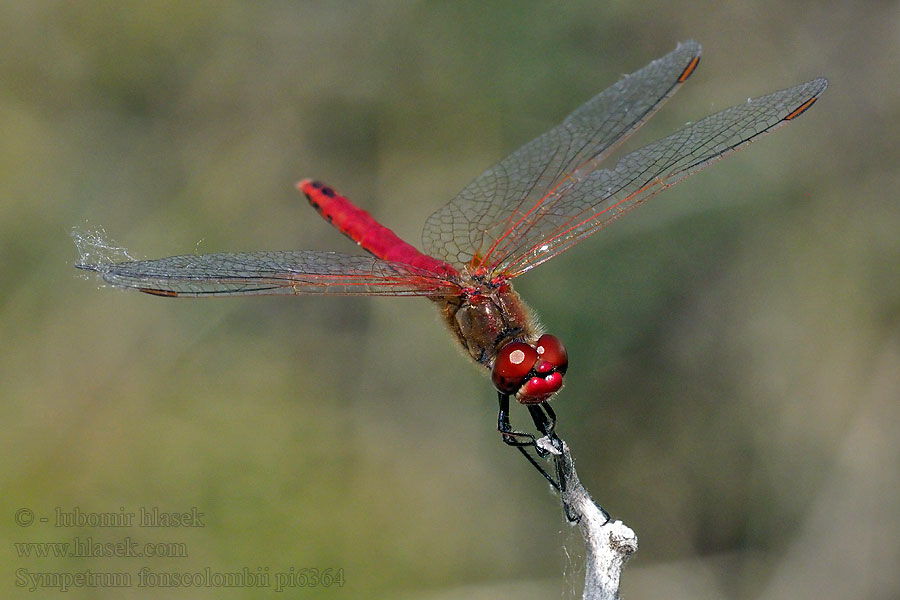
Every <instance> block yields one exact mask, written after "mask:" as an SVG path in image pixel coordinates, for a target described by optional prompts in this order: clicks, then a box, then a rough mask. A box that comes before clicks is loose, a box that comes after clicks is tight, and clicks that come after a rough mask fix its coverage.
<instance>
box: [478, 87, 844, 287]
mask: <svg viewBox="0 0 900 600" xmlns="http://www.w3.org/2000/svg"><path fill="white" fill-rule="evenodd" d="M827 85H828V81H827V80H825V79H822V78H820V79H815V80H813V81H809V82H807V83H803V84H800V85H798V86H795V87H792V88H789V89H786V90H781V91H778V92H775V93H773V94H769V95H767V96H761V97H759V98H755V99H752V100H748V101H747V102H745V103H743V104H739V105H737V106H733V107H731V108H728V109H725V110H723V111H721V112H718V113H716V114H713V115H710V116H708V117H706V118H705V119H702V120H700V121H697V122H696V123H693V124H691V125H688V126H687V127H685V128H684V129H681V130H680V131H678V132H676V133H674V134H672V135H670V136H669V137H667V138H664V139H662V140H659V141H657V142H654V143H652V144H649V145H647V146H645V147H643V148H641V149H639V150H636V151H634V152H632V153H630V154H628V155H626V156H624V157H623V158H622V159H621V160H620V161H619V162H618V164H617V165H616V167H615V168H614V169H611V170H610V169H595V170H587V169H585V170H582V171H580V172H578V173H576V176H575V177H574V179H575V181H574V183H573V184H572V185H571V186H569V187H567V188H565V189H562V190H560V191H558V192H556V193H553V194H551V195H549V196H548V197H547V198H546V199H544V201H543V202H542V203H541V205H540V207H539V208H538V209H537V210H535V211H532V212H531V213H530V214H528V215H526V216H525V217H524V218H522V219H521V220H520V221H519V222H517V223H516V224H515V227H514V228H513V229H512V230H511V231H510V232H509V233H508V234H507V235H506V237H505V238H504V239H503V240H501V241H500V243H499V244H497V247H496V251H495V252H494V254H493V257H492V258H493V259H494V260H492V261H491V264H490V265H489V266H490V267H491V269H492V270H493V271H494V272H502V273H504V274H505V275H506V276H507V277H515V276H516V275H521V274H522V273H524V272H525V271H527V270H528V269H531V268H533V267H535V266H537V265H539V264H541V263H542V262H544V261H546V260H548V259H550V258H552V257H554V256H556V255H558V254H560V253H561V252H563V251H565V250H567V249H568V248H570V247H571V246H572V245H574V244H576V243H578V242H579V241H581V240H582V239H584V238H585V237H587V236H589V235H591V234H593V233H595V232H596V231H597V230H598V229H600V228H601V227H603V226H604V225H606V224H607V223H609V222H610V221H612V220H613V219H615V218H617V217H619V216H620V215H621V214H622V213H624V212H625V211H627V210H629V209H631V208H634V207H635V206H637V205H638V204H640V203H641V202H643V201H644V200H647V199H648V198H650V197H652V196H654V195H655V194H658V193H659V192H661V191H662V190H664V189H666V188H668V187H671V186H672V185H674V184H676V183H678V182H679V181H681V180H683V179H684V178H686V177H688V176H690V175H692V174H693V173H696V172H697V171H699V170H700V169H702V168H703V167H705V166H707V165H709V164H710V163H712V162H713V161H715V160H717V159H720V158H723V157H724V156H726V155H728V154H730V153H731V152H734V151H735V150H737V149H738V148H740V147H742V146H744V145H746V144H748V143H750V142H752V141H753V140H755V139H757V138H758V137H760V136H762V135H764V134H766V133H769V132H771V131H773V130H774V129H776V128H778V127H779V126H781V125H784V124H785V123H787V122H788V121H790V120H792V119H794V118H795V117H797V116H799V115H800V114H802V113H803V112H805V111H806V110H807V109H808V108H809V107H810V106H812V104H813V103H814V102H815V101H816V99H817V98H818V97H819V95H820V94H822V92H824V91H825V88H826V87H827Z"/></svg>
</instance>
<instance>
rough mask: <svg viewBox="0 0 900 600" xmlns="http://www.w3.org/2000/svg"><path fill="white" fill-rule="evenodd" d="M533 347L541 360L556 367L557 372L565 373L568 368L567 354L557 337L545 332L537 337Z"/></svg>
mask: <svg viewBox="0 0 900 600" xmlns="http://www.w3.org/2000/svg"><path fill="white" fill-rule="evenodd" d="M535 347H536V348H537V352H538V354H539V355H540V357H541V359H542V360H545V361H547V362H548V363H550V364H551V365H553V366H554V367H556V372H557V373H562V374H565V372H566V369H568V368H569V355H568V354H567V353H566V347H565V346H563V343H562V342H561V341H560V340H559V338H558V337H556V336H555V335H550V334H549V333H545V334H544V335H542V336H541V337H540V338H538V341H537V344H535Z"/></svg>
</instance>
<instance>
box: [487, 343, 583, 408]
mask: <svg viewBox="0 0 900 600" xmlns="http://www.w3.org/2000/svg"><path fill="white" fill-rule="evenodd" d="M568 367H569V357H568V355H567V354H566V348H565V346H563V344H562V342H561V341H560V340H559V338H558V337H556V336H555V335H550V334H546V333H545V334H544V335H542V336H541V337H540V338H538V341H537V342H536V343H535V344H534V345H531V344H526V343H525V342H510V343H508V344H506V345H505V346H503V348H501V349H500V352H499V353H498V354H497V360H495V361H494V368H493V370H492V371H491V380H492V381H493V382H494V386H495V387H496V388H497V389H498V390H500V391H501V392H502V393H504V394H515V396H516V400H518V401H519V402H520V403H522V404H539V403H541V402H544V401H545V400H547V399H549V398H550V396H552V395H553V394H555V393H556V392H558V391H559V390H560V388H562V385H563V375H565V374H566V369H567V368H568Z"/></svg>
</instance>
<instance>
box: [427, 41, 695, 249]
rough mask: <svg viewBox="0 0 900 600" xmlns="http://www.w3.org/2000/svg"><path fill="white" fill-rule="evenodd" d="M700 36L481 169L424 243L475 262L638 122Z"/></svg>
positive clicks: (680, 77) (679, 72) (671, 86)
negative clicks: (496, 161) (524, 215)
mask: <svg viewBox="0 0 900 600" xmlns="http://www.w3.org/2000/svg"><path fill="white" fill-rule="evenodd" d="M699 60H700V44H698V43H697V42H693V41H690V42H685V43H682V44H679V45H678V47H677V48H676V49H675V50H674V51H672V52H670V53H669V54H667V55H666V56H663V57H662V58H659V59H657V60H655V61H653V62H651V63H650V64H649V65H647V66H645V67H644V68H643V69H641V70H640V71H637V72H635V73H632V74H631V75H627V76H625V77H624V78H622V79H621V80H619V81H618V83H616V84H615V85H613V86H612V87H610V88H609V89H607V90H605V91H603V92H601V93H600V94H599V95H597V96H595V97H594V98H592V99H591V100H589V101H588V102H587V103H585V104H584V105H583V106H581V107H580V108H578V109H577V110H576V111H575V112H573V113H572V114H570V115H569V116H568V117H567V118H566V119H565V120H564V121H563V122H562V123H560V124H559V125H558V126H556V127H554V128H553V129H551V130H550V131H548V132H546V133H544V134H543V135H541V136H539V137H537V138H535V139H534V140H532V141H531V142H529V143H528V144H526V145H524V146H522V147H521V148H519V149H518V150H517V151H516V152H514V153H513V154H511V155H510V156H508V157H506V158H505V159H504V160H502V161H501V162H500V163H499V164H497V165H495V166H494V167H491V168H490V169H488V170H487V171H485V172H484V173H482V174H481V175H480V176H479V177H478V178H477V179H475V180H474V181H473V182H472V183H470V184H469V185H468V186H466V187H465V188H464V189H463V190H462V191H461V192H460V193H459V194H458V195H457V196H456V198H454V199H453V200H452V201H451V202H450V203H449V204H447V205H446V206H445V207H444V208H442V209H440V210H438V211H437V212H435V213H434V214H433V215H431V217H429V219H428V221H427V222H426V223H425V230H424V231H423V234H422V238H423V244H424V247H425V250H426V252H427V253H428V254H431V255H432V256H435V257H439V258H442V259H444V260H446V261H447V262H450V263H451V264H455V265H457V266H462V265H466V264H472V265H473V266H477V265H478V264H480V261H481V260H484V259H485V258H486V257H487V255H488V254H490V252H491V249H492V247H493V245H494V243H495V242H497V241H498V240H500V239H501V238H502V237H503V236H504V234H505V233H506V232H507V231H509V230H510V229H511V228H512V227H513V226H514V225H515V223H516V221H517V220H518V219H519V218H520V217H521V216H522V215H523V214H524V213H525V212H526V211H528V210H533V208H534V206H535V205H536V204H540V202H541V200H542V199H543V198H545V197H546V195H547V193H548V192H549V191H551V190H554V189H557V188H559V187H560V186H561V185H565V184H566V182H567V181H568V180H569V179H570V178H571V176H572V175H573V173H575V172H576V171H578V170H579V167H582V168H583V167H584V166H585V165H586V164H590V163H596V162H599V161H601V160H602V159H603V158H604V157H605V156H606V155H607V154H608V153H609V152H611V151H612V149H613V148H615V146H616V145H618V143H620V142H622V141H623V140H625V139H626V138H627V137H628V136H629V135H630V134H631V133H633V132H634V131H635V130H636V129H637V128H638V127H640V126H641V125H642V124H643V123H644V122H645V121H646V120H647V119H648V118H649V117H650V116H651V115H652V114H653V113H654V112H655V111H656V110H657V109H658V108H659V107H660V106H661V105H662V104H663V102H664V101H665V100H666V99H667V98H669V97H670V96H671V95H672V94H674V93H675V91H676V90H677V89H678V88H679V87H680V85H681V84H682V83H683V82H684V81H685V80H686V79H687V78H688V76H689V75H690V74H691V73H692V72H693V71H694V69H695V67H696V66H697V63H698V61H699Z"/></svg>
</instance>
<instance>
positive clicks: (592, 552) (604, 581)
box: [538, 435, 638, 600]
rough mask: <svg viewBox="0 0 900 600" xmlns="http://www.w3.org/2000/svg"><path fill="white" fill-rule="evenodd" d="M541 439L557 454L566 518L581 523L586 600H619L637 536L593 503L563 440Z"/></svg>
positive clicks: (540, 444)
mask: <svg viewBox="0 0 900 600" xmlns="http://www.w3.org/2000/svg"><path fill="white" fill-rule="evenodd" d="M554 438H555V439H551V438H547V437H545V438H541V439H540V440H538V445H539V446H540V447H541V448H543V449H545V450H547V451H549V452H550V453H552V454H553V460H554V462H555V465H556V473H557V476H558V477H559V488H560V489H559V490H558V491H559V493H560V499H561V500H562V504H563V509H564V510H565V513H566V518H568V519H569V520H570V521H573V522H577V523H578V528H579V529H580V530H581V536H582V538H584V547H585V561H586V564H585V575H584V594H583V595H582V598H584V599H585V600H616V599H618V598H619V579H620V577H621V575H622V569H623V568H624V567H625V563H626V562H627V561H628V559H629V557H631V555H632V554H634V553H635V552H637V548H638V544H637V536H636V535H635V533H634V531H632V529H631V528H630V527H628V526H627V525H625V524H624V523H622V521H613V520H611V519H610V516H609V514H608V513H607V512H606V511H605V510H603V509H602V508H601V507H600V506H598V505H597V504H596V503H595V502H594V501H593V500H592V499H591V496H590V494H588V492H587V490H586V489H584V486H583V485H581V481H580V480H579V479H578V473H576V472H575V465H574V463H573V461H572V455H571V453H570V452H569V446H568V445H567V444H566V443H565V442H564V441H563V440H562V439H560V438H559V437H557V436H555V435H554Z"/></svg>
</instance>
